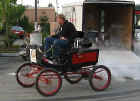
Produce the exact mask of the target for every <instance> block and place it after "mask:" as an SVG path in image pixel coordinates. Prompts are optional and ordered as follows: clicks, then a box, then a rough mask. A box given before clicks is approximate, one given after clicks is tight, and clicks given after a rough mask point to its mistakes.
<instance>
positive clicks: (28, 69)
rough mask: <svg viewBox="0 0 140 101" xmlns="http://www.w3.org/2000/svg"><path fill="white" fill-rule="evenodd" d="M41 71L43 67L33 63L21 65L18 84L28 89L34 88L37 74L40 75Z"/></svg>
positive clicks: (17, 76)
mask: <svg viewBox="0 0 140 101" xmlns="http://www.w3.org/2000/svg"><path fill="white" fill-rule="evenodd" d="M41 69H42V67H40V66H38V65H36V64H32V63H26V64H23V65H21V66H20V67H19V69H18V70H17V72H16V79H17V82H18V84H20V85H21V86H22V87H26V88H28V87H32V86H33V85H34V84H35V78H36V76H37V74H39V73H40V70H41Z"/></svg>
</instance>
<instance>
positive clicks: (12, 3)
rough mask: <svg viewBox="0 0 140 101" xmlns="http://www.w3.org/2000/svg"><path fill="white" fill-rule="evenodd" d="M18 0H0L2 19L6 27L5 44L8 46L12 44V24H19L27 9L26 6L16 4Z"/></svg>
mask: <svg viewBox="0 0 140 101" xmlns="http://www.w3.org/2000/svg"><path fill="white" fill-rule="evenodd" d="M16 1H17V0H0V20H1V23H2V25H3V28H4V29H5V44H6V46H7V47H10V46H11V45H12V42H11V40H12V39H11V33H10V29H11V26H13V25H15V24H17V22H18V21H19V19H20V18H21V16H22V15H23V13H24V11H25V7H24V6H22V5H17V4H16Z"/></svg>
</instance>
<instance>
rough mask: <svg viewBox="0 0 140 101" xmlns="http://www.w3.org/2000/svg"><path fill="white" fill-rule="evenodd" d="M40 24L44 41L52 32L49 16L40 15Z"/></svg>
mask: <svg viewBox="0 0 140 101" xmlns="http://www.w3.org/2000/svg"><path fill="white" fill-rule="evenodd" d="M40 26H41V33H42V39H43V40H42V42H44V39H45V38H46V37H47V36H48V35H49V34H50V23H49V20H48V17H47V16H42V17H40Z"/></svg>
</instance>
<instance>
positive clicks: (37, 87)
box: [35, 68, 62, 97]
mask: <svg viewBox="0 0 140 101" xmlns="http://www.w3.org/2000/svg"><path fill="white" fill-rule="evenodd" d="M48 70H50V71H53V72H55V73H58V72H57V71H56V70H55V69H51V68H47V69H44V70H42V71H41V72H40V73H39V75H38V76H37V78H36V83H35V84H36V89H37V91H38V92H39V93H40V94H41V95H42V96H45V97H49V96H54V95H56V94H57V93H58V92H59V90H60V89H61V88H62V78H61V76H60V75H59V74H58V76H59V78H60V86H59V88H58V89H57V91H56V92H55V93H53V94H51V95H49V94H48V95H46V94H44V93H43V92H42V91H41V90H40V89H39V86H38V80H39V77H40V75H41V74H42V73H44V72H46V71H48Z"/></svg>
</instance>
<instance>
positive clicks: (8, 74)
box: [0, 57, 140, 101]
mask: <svg viewBox="0 0 140 101" xmlns="http://www.w3.org/2000/svg"><path fill="white" fill-rule="evenodd" d="M22 63H23V61H22V60H21V59H20V58H19V57H0V101H46V100H47V101H93V99H94V101H139V98H140V87H139V84H140V81H133V80H126V81H125V82H122V81H115V80H114V79H113V80H112V84H111V86H110V88H109V89H108V90H106V91H104V92H95V91H93V90H92V89H91V88H90V86H89V84H88V82H87V81H85V80H83V81H81V82H80V83H78V84H76V85H70V84H69V83H67V82H66V81H65V80H64V82H63V87H62V89H61V90H60V92H59V93H58V94H57V95H56V96H53V97H47V98H46V97H43V96H41V95H40V94H38V92H37V91H36V89H35V87H33V88H22V87H21V86H19V85H18V84H17V83H16V79H15V76H14V75H13V73H14V72H15V71H16V70H17V68H18V66H19V65H20V64H22Z"/></svg>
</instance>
